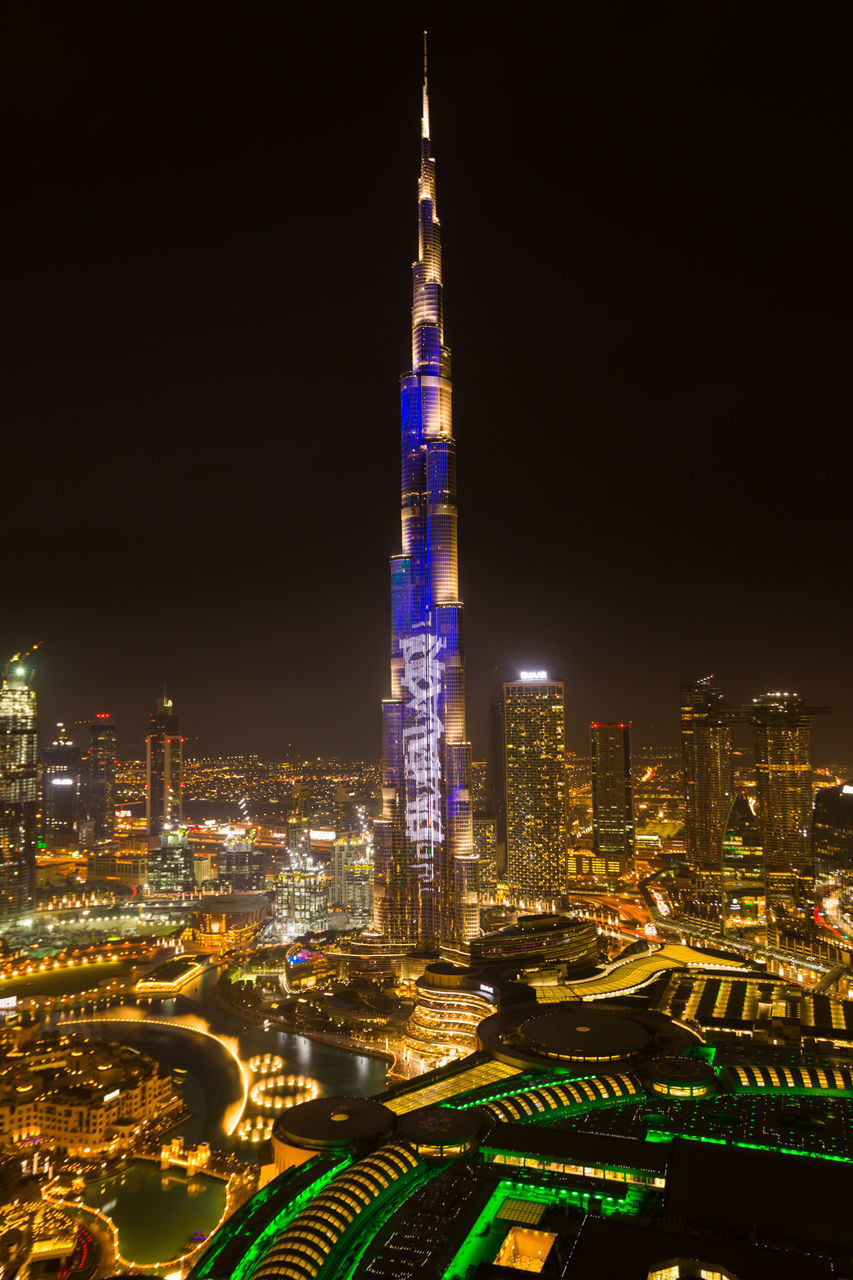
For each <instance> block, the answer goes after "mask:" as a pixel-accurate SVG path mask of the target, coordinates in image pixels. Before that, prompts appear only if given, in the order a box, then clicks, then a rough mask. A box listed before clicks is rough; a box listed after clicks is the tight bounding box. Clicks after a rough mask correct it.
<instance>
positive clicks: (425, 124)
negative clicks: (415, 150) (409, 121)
mask: <svg viewBox="0 0 853 1280" xmlns="http://www.w3.org/2000/svg"><path fill="white" fill-rule="evenodd" d="M423 96H424V104H423V111H422V113H421V138H422V139H424V138H425V139H427V140H429V82H428V79H427V33H426V32H424V95H423Z"/></svg>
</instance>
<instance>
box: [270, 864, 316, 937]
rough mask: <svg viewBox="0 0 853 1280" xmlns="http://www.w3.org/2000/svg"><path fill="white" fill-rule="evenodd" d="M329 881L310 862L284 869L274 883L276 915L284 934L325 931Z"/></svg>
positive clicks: (292, 934) (295, 935) (296, 934)
mask: <svg viewBox="0 0 853 1280" xmlns="http://www.w3.org/2000/svg"><path fill="white" fill-rule="evenodd" d="M327 893H328V887H327V880H326V873H325V871H324V870H323V868H322V867H317V866H314V864H313V863H311V862H310V861H306V863H305V864H304V865H303V866H301V867H289V868H288V869H287V870H285V871H282V872H281V873H280V874H279V875H278V876H277V877H276V882H275V915H276V919H277V920H278V922H279V923H280V925H281V927H282V929H283V930H284V932H285V933H287V934H289V935H290V936H291V937H297V936H298V935H299V934H302V933H322V932H323V931H324V930H325V928H326V925H327V922H328V914H327Z"/></svg>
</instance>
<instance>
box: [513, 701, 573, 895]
mask: <svg viewBox="0 0 853 1280" xmlns="http://www.w3.org/2000/svg"><path fill="white" fill-rule="evenodd" d="M503 719H504V751H505V766H504V769H505V777H506V854H507V880H508V882H509V891H510V894H511V895H512V897H513V899H514V900H515V901H516V902H517V903H519V904H521V905H524V906H534V905H537V904H540V903H548V902H550V901H552V900H553V899H554V898H557V897H559V896H560V895H561V894H563V893H565V891H566V867H567V862H566V853H567V851H566V803H565V792H566V751H565V689H564V686H563V682H562V680H548V679H544V678H536V679H533V680H530V679H528V680H524V679H522V680H513V681H510V682H508V683H506V684H505V685H504V715H503Z"/></svg>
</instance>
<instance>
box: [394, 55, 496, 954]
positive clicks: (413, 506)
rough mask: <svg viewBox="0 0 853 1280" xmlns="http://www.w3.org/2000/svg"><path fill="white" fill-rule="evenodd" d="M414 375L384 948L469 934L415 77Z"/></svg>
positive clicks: (449, 437)
mask: <svg viewBox="0 0 853 1280" xmlns="http://www.w3.org/2000/svg"><path fill="white" fill-rule="evenodd" d="M412 273H413V298H412V371H411V372H410V373H407V374H406V375H405V376H404V377H403V379H402V382H401V395H400V399H401V428H402V439H401V444H402V460H401V461H402V468H401V479H402V504H401V522H402V552H401V554H400V555H395V556H394V557H393V558H392V560H391V696H390V698H387V699H386V700H385V702H384V703H383V777H382V792H383V811H382V817H381V818H380V819H379V820H378V821H377V823H376V828H375V841H376V843H375V882H374V910H375V921H376V927H377V929H378V930H379V931H380V932H381V933H383V934H385V935H387V937H388V938H389V939H390V940H391V941H392V942H395V943H400V942H403V943H406V942H409V943H418V944H420V945H422V946H426V947H429V948H433V949H434V948H436V947H438V946H441V945H450V946H460V945H464V944H465V943H467V942H468V940H469V939H470V938H472V937H475V936H476V935H477V933H478V931H479V906H478V899H477V856H476V853H475V850H474V846H473V832H472V822H471V800H470V768H471V751H470V746H469V744H468V742H467V741H466V733H465V677H464V663H463V647H462V605H461V603H460V600H459V580H458V555H457V533H456V524H457V508H456V445H455V442H454V439H453V429H452V420H451V388H450V351H449V350H448V348H447V347H446V346H445V343H444V315H443V306H442V272H441V232H440V227H439V221H438V216H437V213H436V200H435V160H434V159H433V157H432V156H431V154H430V136H429V100H428V96H427V84H426V77H425V78H424V89H423V116H422V120H421V161H420V176H419V181H418V260H417V262H416V263H415V264H414V267H413V269H412Z"/></svg>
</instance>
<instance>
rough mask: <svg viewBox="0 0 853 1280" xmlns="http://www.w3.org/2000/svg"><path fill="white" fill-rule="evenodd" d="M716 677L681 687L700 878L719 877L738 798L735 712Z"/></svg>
mask: <svg viewBox="0 0 853 1280" xmlns="http://www.w3.org/2000/svg"><path fill="white" fill-rule="evenodd" d="M713 678H714V677H713V676H705V677H704V679H702V680H696V681H691V682H690V683H686V684H682V686H681V744H682V750H683V754H684V784H685V791H686V793H687V858H688V862H689V863H690V866H691V867H693V868H694V870H696V871H698V872H700V874H704V875H710V877H711V878H712V879H713V878H716V876H718V875H719V870H720V854H721V850H722V840H723V830H724V828H725V824H726V819H727V818H728V814H729V809H730V808H731V803H732V797H733V794H734V781H733V771H732V729H731V726H732V719H733V714H734V713H733V709H732V708H731V707H729V705H728V704H727V702H726V700H725V698H724V697H723V694H722V693H721V692H720V690H719V689H717V688H715V687H714V685H713V684H712V683H711V682H712V680H713Z"/></svg>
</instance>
